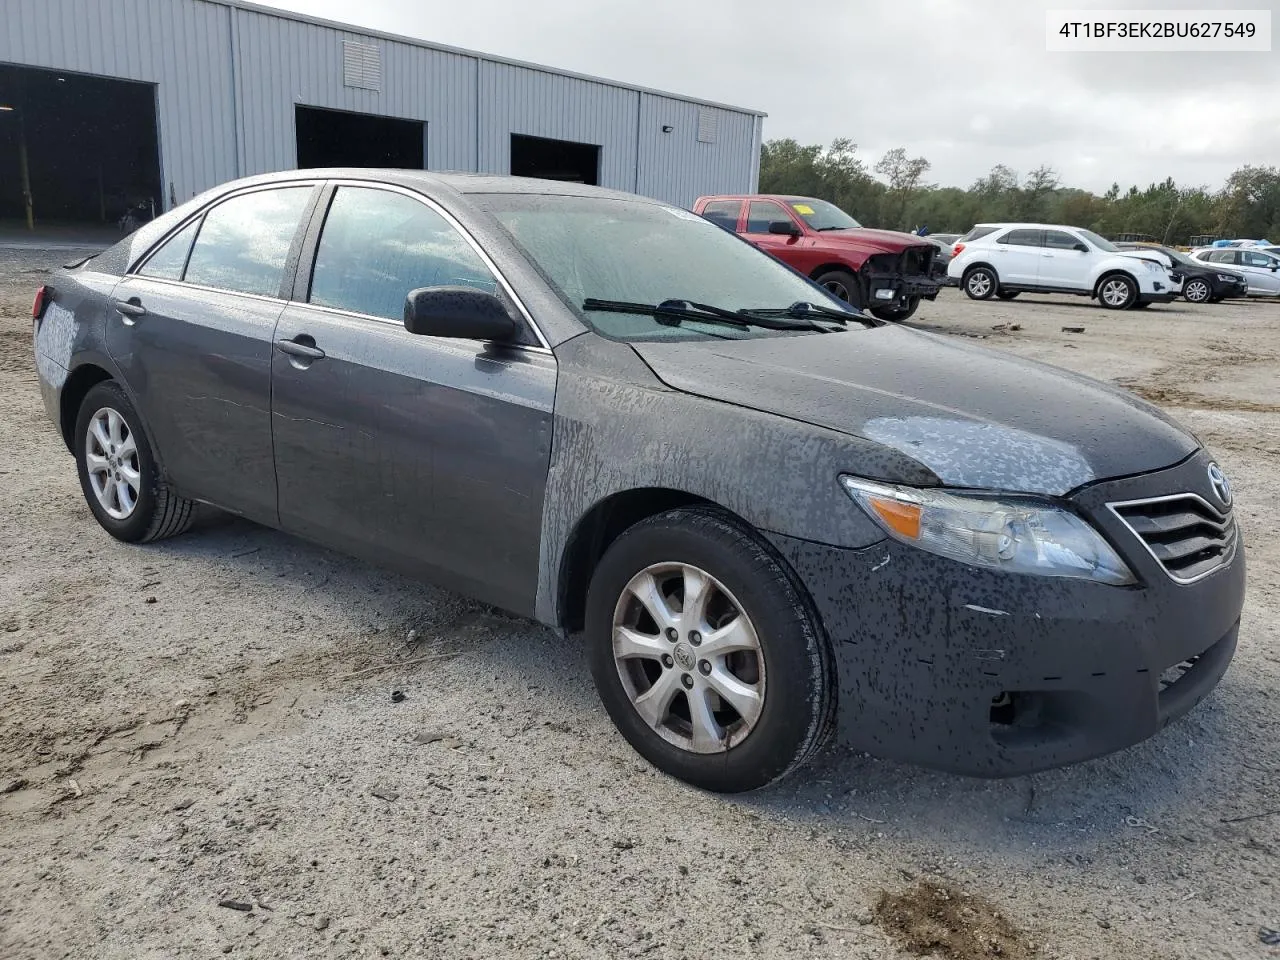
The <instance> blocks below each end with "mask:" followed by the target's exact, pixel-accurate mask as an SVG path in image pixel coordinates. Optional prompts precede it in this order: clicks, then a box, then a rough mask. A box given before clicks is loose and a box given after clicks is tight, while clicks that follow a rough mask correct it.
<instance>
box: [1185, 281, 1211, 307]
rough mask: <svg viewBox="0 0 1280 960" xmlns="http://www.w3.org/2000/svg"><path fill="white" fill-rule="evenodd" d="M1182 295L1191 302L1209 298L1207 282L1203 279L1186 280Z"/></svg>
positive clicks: (1201, 301)
mask: <svg viewBox="0 0 1280 960" xmlns="http://www.w3.org/2000/svg"><path fill="white" fill-rule="evenodd" d="M1182 295H1183V296H1184V297H1186V298H1187V299H1188V300H1190V301H1191V302H1192V303H1204V301H1206V300H1208V299H1209V295H1210V290H1209V284H1207V283H1205V282H1204V281H1203V280H1191V281H1188V283H1187V285H1186V287H1185V288H1184V289H1183V291H1182Z"/></svg>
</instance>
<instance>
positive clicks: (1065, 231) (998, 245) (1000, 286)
mask: <svg viewBox="0 0 1280 960" xmlns="http://www.w3.org/2000/svg"><path fill="white" fill-rule="evenodd" d="M1170 267H1171V264H1170V263H1169V260H1168V258H1167V257H1165V256H1164V255H1163V254H1161V253H1160V252H1159V251H1156V250H1151V251H1146V250H1143V251H1138V250H1131V251H1125V250H1121V249H1120V248H1119V247H1117V246H1116V245H1115V244H1113V243H1112V242H1111V241H1110V240H1106V239H1104V238H1103V237H1100V236H1098V235H1097V234H1096V233H1094V232H1092V231H1090V230H1083V229H1081V228H1080V227H1064V226H1059V225H1057V224H1044V223H980V224H978V225H977V226H976V227H974V228H973V229H972V230H970V231H969V232H968V233H966V234H965V235H964V236H963V237H961V238H960V239H959V240H957V241H956V245H955V247H954V248H953V254H952V257H951V261H950V262H949V263H948V264H947V276H948V277H949V278H951V279H952V280H955V281H958V282H959V284H960V286H961V287H962V288H963V289H964V292H965V293H967V294H968V295H969V296H970V297H972V298H973V299H974V300H986V299H987V298H989V297H992V296H996V297H999V298H1000V299H1001V300H1012V299H1013V298H1014V297H1016V296H1017V295H1018V294H1019V293H1022V292H1024V291H1034V292H1037V293H1075V294H1079V295H1081V296H1086V297H1094V298H1096V299H1097V301H1098V302H1099V303H1100V304H1102V306H1104V307H1107V308H1108V309H1110V310H1127V309H1128V308H1129V307H1145V306H1148V305H1149V304H1152V303H1168V302H1169V301H1170V300H1172V299H1173V298H1174V297H1175V296H1176V295H1177V293H1178V291H1179V289H1180V288H1181V286H1182V283H1181V278H1180V277H1176V276H1173V275H1171V271H1170Z"/></svg>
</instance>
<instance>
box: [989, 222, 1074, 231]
mask: <svg viewBox="0 0 1280 960" xmlns="http://www.w3.org/2000/svg"><path fill="white" fill-rule="evenodd" d="M974 227H993V228H994V229H996V230H1005V229H1008V228H1010V227H1016V228H1018V229H1020V230H1087V229H1088V227H1073V226H1071V224H1069V223H1014V222H1009V223H975V224H974Z"/></svg>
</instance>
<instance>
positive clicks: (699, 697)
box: [586, 508, 835, 793]
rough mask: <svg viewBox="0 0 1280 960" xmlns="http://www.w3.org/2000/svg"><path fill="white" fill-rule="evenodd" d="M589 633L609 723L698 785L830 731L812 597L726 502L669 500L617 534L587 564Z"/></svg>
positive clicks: (754, 783) (826, 678) (747, 779)
mask: <svg viewBox="0 0 1280 960" xmlns="http://www.w3.org/2000/svg"><path fill="white" fill-rule="evenodd" d="M646 578H647V579H646ZM641 597H644V598H647V599H645V600H642V599H641ZM686 597H697V598H698V600H697V604H696V608H695V607H692V606H689V603H693V602H694V601H693V600H690V601H689V603H686ZM686 607H688V611H687V613H686ZM673 637H674V639H672V638H673ZM586 644H587V658H588V661H589V663H590V665H591V673H592V676H593V677H594V678H595V682H596V689H597V690H598V691H599V693H600V699H601V701H602V702H603V703H604V706H605V709H606V710H607V711H608V712H609V715H610V717H611V718H612V719H613V722H614V723H615V724H616V725H617V727H618V730H619V731H620V732H621V733H622V735H623V736H624V737H625V738H626V739H627V741H628V742H629V743H630V744H631V746H632V747H634V748H635V750H636V751H637V752H638V753H639V754H640V755H641V756H643V757H644V758H645V759H646V760H648V761H649V762H650V763H652V764H653V765H654V766H656V767H657V768H658V769H660V770H662V771H663V772H665V773H668V774H670V775H671V776H673V777H677V778H679V779H681V780H684V781H685V782H687V783H690V784H692V785H694V786H696V787H701V788H703V789H705V790H714V791H717V792H723V793H736V792H739V791H743V790H754V789H756V788H758V787H763V786H765V785H766V784H768V783H771V782H773V781H774V780H777V779H778V778H780V777H783V776H785V775H786V774H787V773H789V772H791V771H792V770H794V769H796V768H797V767H799V766H800V765H801V764H802V763H804V762H805V761H806V760H807V759H808V758H809V757H810V756H812V755H813V753H814V752H816V751H817V750H818V749H819V748H820V747H821V746H822V744H823V743H824V742H825V740H826V738H827V736H828V735H829V732H830V729H831V720H832V716H833V713H834V707H835V685H834V682H833V679H832V670H831V665H830V654H829V652H828V649H827V642H826V638H825V637H824V635H823V632H822V628H821V626H820V624H819V622H818V618H817V615H816V614H815V613H814V611H813V609H812V604H811V602H810V601H809V599H808V596H807V595H806V594H805V593H804V591H803V590H802V589H801V587H800V586H799V585H798V584H797V583H796V582H795V581H794V580H793V579H792V576H791V575H790V574H789V573H788V571H787V570H786V568H785V567H784V566H783V563H782V561H781V560H780V559H778V558H777V557H776V556H775V555H774V554H773V553H772V552H771V551H770V550H769V549H768V548H767V547H766V545H765V544H764V543H763V542H762V541H761V540H759V539H758V538H757V537H756V536H755V535H754V534H753V533H752V532H751V531H749V530H748V529H747V528H744V527H743V526H741V525H740V524H739V523H737V522H736V521H735V520H734V519H733V518H731V517H729V516H727V515H725V514H724V513H722V512H719V511H716V510H713V509H706V508H681V509H678V510H671V511H668V512H667V513H663V514H659V515H657V516H654V517H650V518H648V519H646V520H642V521H641V522H639V523H637V524H636V525H635V526H633V527H631V528H630V529H629V530H627V531H626V532H625V533H623V534H622V536H620V537H619V538H618V539H617V540H616V541H614V543H613V544H612V545H611V546H610V547H609V549H608V550H607V551H606V552H605V555H604V557H603V558H601V560H600V563H599V565H598V566H597V567H596V570H595V573H594V575H593V576H592V578H591V586H590V588H589V590H588V593H587V610H586ZM735 658H738V659H735ZM720 690H723V691H725V693H726V694H728V697H721V696H720V694H719V692H718V691H720ZM646 698H647V699H646ZM730 698H732V699H730ZM740 706H741V707H742V709H739V707H740ZM695 711H696V712H695Z"/></svg>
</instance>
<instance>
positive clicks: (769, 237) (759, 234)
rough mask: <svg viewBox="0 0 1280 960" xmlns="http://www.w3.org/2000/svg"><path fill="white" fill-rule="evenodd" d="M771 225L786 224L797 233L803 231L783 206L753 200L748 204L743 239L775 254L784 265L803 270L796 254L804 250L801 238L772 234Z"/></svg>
mask: <svg viewBox="0 0 1280 960" xmlns="http://www.w3.org/2000/svg"><path fill="white" fill-rule="evenodd" d="M771 223H786V224H788V225H789V226H793V227H795V229H796V232H797V233H799V232H800V229H801V228H800V225H799V224H798V223H796V222H795V219H794V218H793V217H792V216H791V214H789V213H787V211H786V210H784V209H783V207H782V204H780V203H775V202H774V201H773V200H752V201H751V202H750V203H749V204H747V222H746V224H745V225H744V226H743V228H742V232H743V237H744V238H745V239H747V240H749V241H751V242H752V243H754V244H755V245H756V246H757V247H759V248H760V249H761V250H764V251H765V252H767V253H771V254H773V255H774V256H775V257H777V258H778V259H779V260H781V261H782V262H783V263H787V264H790V265H791V266H793V267H796V269H801V267H800V266H799V265H798V264H797V263H796V254H797V253H799V252H800V250H801V249H802V247H801V243H800V238H799V237H798V236H788V235H787V234H785V233H770V232H769V224H771Z"/></svg>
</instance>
